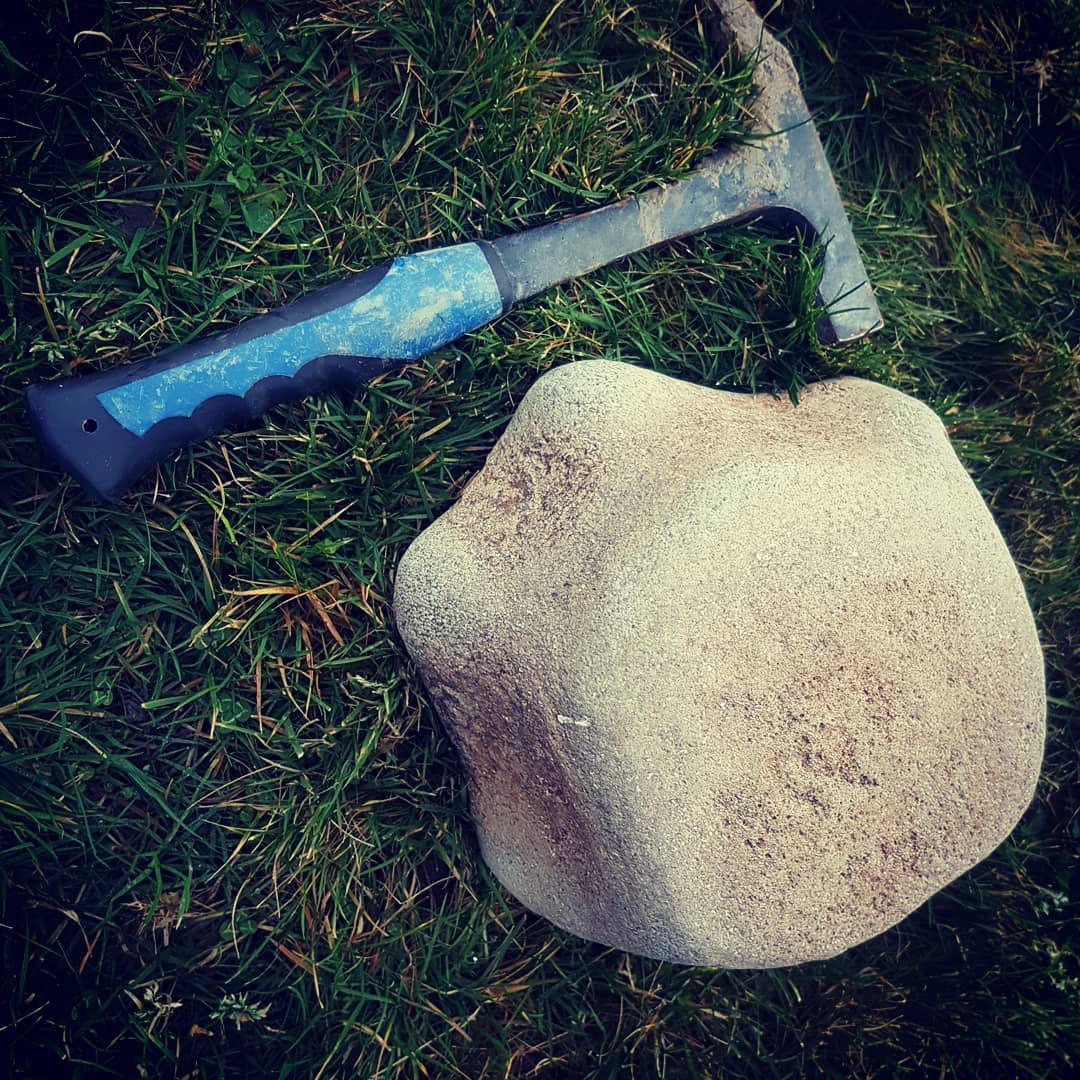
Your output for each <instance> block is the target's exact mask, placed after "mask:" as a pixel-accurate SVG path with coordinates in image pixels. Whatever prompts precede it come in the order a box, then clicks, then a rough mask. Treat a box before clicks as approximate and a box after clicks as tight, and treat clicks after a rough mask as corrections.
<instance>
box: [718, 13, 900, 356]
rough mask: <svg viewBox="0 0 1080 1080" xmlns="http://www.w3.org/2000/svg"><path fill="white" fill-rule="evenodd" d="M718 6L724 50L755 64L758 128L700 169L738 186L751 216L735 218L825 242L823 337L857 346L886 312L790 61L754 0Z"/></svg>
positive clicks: (754, 103) (754, 108)
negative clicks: (787, 227) (774, 224)
mask: <svg viewBox="0 0 1080 1080" xmlns="http://www.w3.org/2000/svg"><path fill="white" fill-rule="evenodd" d="M714 3H715V6H716V9H717V12H718V14H719V16H720V19H719V21H718V24H717V32H718V35H719V36H720V38H721V42H720V43H721V46H726V47H727V48H728V49H734V50H735V51H736V52H738V53H739V54H740V55H742V56H744V57H753V58H754V59H755V60H756V66H755V68H754V76H753V82H754V96H753V99H752V101H751V104H750V109H751V113H752V119H753V127H752V130H751V141H750V142H749V143H748V144H747V145H744V146H739V147H736V148H733V149H731V150H728V151H726V152H722V153H719V154H716V155H714V156H713V157H711V158H709V159H707V160H706V162H705V163H704V164H703V169H704V170H705V171H706V172H708V171H709V170H715V171H716V173H717V174H718V183H722V184H724V185H725V186H728V187H730V185H731V182H732V180H733V179H735V180H737V182H738V186H740V187H741V188H742V190H743V194H744V197H745V199H746V211H747V212H746V213H744V214H740V215H738V216H740V217H763V218H769V217H775V218H777V219H781V220H785V221H786V222H793V223H795V224H797V225H798V226H799V228H800V229H801V230H802V231H805V232H807V233H810V234H812V235H813V236H815V237H817V238H819V239H821V240H822V241H823V243H824V255H823V256H822V267H821V284H820V299H821V301H822V303H823V304H824V305H825V306H826V315H825V317H824V318H823V319H822V322H821V324H820V325H819V327H818V334H819V336H820V337H821V339H822V340H823V341H826V342H830V343H831V342H845V341H855V340H857V339H859V338H861V337H864V336H865V335H867V334H869V333H872V332H873V331H875V330H878V329H880V328H881V325H882V319H881V311H880V309H879V308H878V305H877V301H876V300H875V299H874V292H873V289H872V288H871V287H870V282H869V280H868V279H867V274H866V268H865V267H864V266H863V261H862V256H861V255H860V254H859V249H858V246H857V245H856V243H855V237H854V235H853V233H852V231H851V223H850V221H849V220H848V216H847V213H846V212H845V210H844V204H843V202H842V200H841V198H840V192H839V191H838V190H837V187H836V181H835V180H834V179H833V174H832V170H831V169H830V168H829V163H828V161H826V159H825V151H824V150H823V149H822V146H821V140H820V138H818V133H817V129H816V128H815V127H814V122H813V120H812V119H811V117H810V110H809V109H808V108H807V106H806V101H805V100H804V98H803V95H802V90H801V89H800V87H799V77H798V75H797V73H796V71H795V65H794V63H793V62H792V59H791V55H790V54H789V53H788V51H787V49H786V48H784V46H783V45H781V44H780V43H779V42H778V41H777V40H776V39H775V38H774V37H773V36H772V35H771V34H770V33H769V32H768V30H767V29H766V28H765V24H764V22H763V21H762V19H761V18H760V16H759V15H758V13H757V11H756V10H755V9H754V7H753V4H752V3H750V0H714ZM754 136H760V137H761V138H760V139H758V138H754ZM721 177H722V179H721Z"/></svg>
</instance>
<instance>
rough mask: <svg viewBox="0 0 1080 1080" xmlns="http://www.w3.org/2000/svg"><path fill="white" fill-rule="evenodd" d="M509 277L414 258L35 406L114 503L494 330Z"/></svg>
mask: <svg viewBox="0 0 1080 1080" xmlns="http://www.w3.org/2000/svg"><path fill="white" fill-rule="evenodd" d="M502 277H503V275H502V272H501V270H500V269H499V262H498V256H497V255H495V254H494V252H493V251H492V250H491V249H490V247H489V246H488V245H486V244H484V243H468V244H458V245H455V246H453V247H447V248H438V249H436V250H434V251H425V252H420V253H417V254H413V255H405V256H401V257H399V258H396V259H393V260H391V261H389V262H386V263H382V264H380V265H378V266H374V267H372V268H371V269H370V270H365V271H363V272H362V273H359V274H354V275H353V276H352V277H349V278H346V279H345V280H343V281H340V282H336V283H335V284H333V285H329V286H327V287H325V288H323V289H319V290H317V291H315V292H312V293H309V294H308V295H306V296H304V297H302V298H301V299H299V300H296V301H294V302H293V303H291V304H287V305H285V306H284V307H281V308H278V309H277V310H275V311H272V312H270V313H269V314H266V315H260V316H257V317H256V318H253V319H249V320H247V321H246V322H242V323H240V324H239V325H237V326H235V327H233V328H232V329H230V330H226V331H225V332H224V333H221V334H217V335H214V336H213V337H207V338H203V339H202V340H200V341H196V342H193V343H191V344H189V345H184V346H181V347H180V348H176V349H172V350H170V351H168V352H165V353H162V354H161V355H159V356H156V357H153V358H151V359H149V360H145V361H142V362H140V363H135V364H127V365H124V366H122V367H118V368H114V369H112V370H110V371H105V372H101V373H99V374H93V375H82V376H79V377H77V378H72V379H61V380H58V381H56V382H51V383H42V384H38V385H36V386H31V387H29V389H28V390H27V408H28V410H29V413H30V417H31V420H32V421H33V423H34V425H35V427H36V428H37V430H38V433H39V435H40V437H41V440H42V442H43V443H44V444H45V446H46V447H47V448H48V450H49V451H50V453H51V454H52V455H53V457H54V458H56V460H57V461H58V462H59V463H60V464H61V465H62V466H63V467H64V468H65V469H67V471H68V472H70V473H71V474H72V475H73V476H74V477H75V478H76V479H77V480H78V481H79V483H80V484H81V485H82V486H83V487H84V488H85V489H86V491H87V492H88V493H89V494H90V495H91V496H92V497H93V498H95V499H97V500H98V501H100V502H115V501H117V500H118V499H119V498H120V496H121V495H123V493H124V492H125V491H126V490H127V489H128V487H129V486H130V485H131V484H132V482H133V481H135V480H136V479H137V478H138V477H139V476H140V475H142V473H144V472H146V471H147V470H148V469H149V468H151V467H152V466H153V465H154V464H155V463H156V462H158V461H160V460H162V459H163V458H165V457H167V456H168V455H170V454H172V453H173V452H174V451H176V450H178V449H180V447H183V446H187V445H188V444H189V443H194V442H199V441H201V440H203V439H207V438H210V437H211V436H213V435H217V434H219V433H220V432H222V431H226V430H228V429H230V428H235V427H242V426H245V425H248V424H250V423H251V422H252V421H254V420H255V419H256V418H257V417H259V416H261V415H262V414H263V413H265V412H266V411H267V410H268V409H271V408H272V407H273V406H275V405H280V404H282V403H283V402H287V401H295V400H297V399H299V398H304V397H308V396H310V395H313V394H318V393H321V392H323V391H326V390H330V389H335V388H344V387H349V386H355V385H357V384H360V383H365V382H369V381H370V380H371V379H373V378H374V377H375V376H376V375H379V374H381V373H383V372H385V371H388V370H390V369H392V368H394V367H396V366H399V365H400V364H402V363H404V362H406V361H409V360H415V359H418V358H419V357H421V356H424V355H425V354H427V353H429V352H431V351H432V350H434V349H437V348H439V347H440V346H441V345H445V344H447V343H448V342H450V341H453V340H455V339H456V338H458V337H461V335H462V334H466V333H468V332H469V331H470V330H474V329H476V328H477V327H479V326H482V325H483V324H484V323H487V322H490V321H491V320H492V319H494V318H496V317H497V316H499V315H501V314H502V313H503V312H504V311H505V310H506V309H507V308H508V307H509V305H510V290H509V286H508V284H507V282H506V281H505V279H503V280H500V279H501V278H502Z"/></svg>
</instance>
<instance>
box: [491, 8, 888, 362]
mask: <svg viewBox="0 0 1080 1080" xmlns="http://www.w3.org/2000/svg"><path fill="white" fill-rule="evenodd" d="M714 3H715V5H716V9H717V11H718V14H719V15H720V21H719V25H718V36H719V37H721V39H723V40H722V41H721V42H720V45H721V47H722V48H723V47H725V46H726V47H727V48H734V49H735V50H736V51H737V52H738V53H739V54H740V55H742V56H744V57H753V58H754V59H755V61H756V64H755V68H754V75H753V83H754V94H753V98H752V100H751V103H750V105H749V110H750V113H751V118H752V128H751V131H750V132H749V137H748V138H747V140H746V141H744V142H740V143H739V144H737V145H734V146H730V147H726V148H725V149H723V150H720V151H718V152H716V153H714V154H711V155H710V156H708V157H706V158H705V159H704V160H703V161H702V162H701V164H700V165H699V166H698V168H697V169H696V170H695V171H694V172H693V173H691V174H690V175H689V176H688V177H686V178H685V179H683V180H679V181H676V182H674V183H671V184H666V185H664V186H662V187H656V188H652V189H650V190H649V191H646V192H644V193H643V194H641V195H638V196H635V197H633V198H630V199H625V200H623V201H622V202H618V203H614V204H611V205H609V206H603V207H600V208H599V209H597V210H591V211H589V212H588V213H585V214H578V215H577V216H575V217H571V218H566V219H564V220H562V221H557V222H554V223H553V224H551V225H544V226H541V227H539V228H536V229H530V230H529V231H527V232H524V233H517V234H514V235H512V236H505V237H502V238H500V239H498V240H495V241H493V242H492V244H491V246H492V247H493V248H494V249H495V251H496V252H497V253H498V255H499V256H500V259H501V262H502V265H503V267H504V268H505V270H506V272H507V275H508V277H509V279H510V282H511V283H512V295H513V299H514V300H515V301H517V300H523V299H525V298H526V297H529V296H534V295H536V294H537V293H540V292H543V291H544V290H545V289H548V288H550V287H551V286H553V285H557V284H558V283H560V282H563V281H569V280H570V279H572V278H575V277H580V276H582V275H583V274H587V273H589V272H590V271H592V270H595V269H597V268H599V267H601V266H604V265H606V264H608V263H610V262H614V261H615V260H617V259H620V258H623V257H625V256H627V255H630V254H633V253H634V252H637V251H642V250H645V249H647V248H651V247H654V246H655V245H657V244H662V243H665V242H667V241H669V240H675V239H678V238H679V237H684V236H690V235H692V234H694V233H699V232H703V231H704V230H706V229H711V228H715V227H716V226H718V225H724V224H729V223H733V222H738V221H747V220H751V219H755V218H763V219H767V220H768V219H771V220H774V221H776V222H777V223H779V224H783V225H786V226H790V225H795V226H797V227H798V228H799V229H800V230H801V231H802V232H804V233H809V234H810V235H812V236H814V237H817V238H819V239H820V240H822V241H823V244H824V253H823V255H822V266H821V282H820V286H819V294H820V299H821V301H822V304H823V305H824V306H825V309H826V314H825V316H824V317H823V319H822V320H821V322H820V324H819V326H818V336H819V337H820V338H821V339H822V340H823V341H824V342H826V343H829V344H831V343H839V342H849V341H856V340H858V339H859V338H862V337H865V336H866V335H867V334H869V333H871V332H873V331H874V330H878V329H880V327H881V325H882V319H881V311H880V310H879V308H878V305H877V301H876V300H875V299H874V292H873V289H872V288H871V287H870V282H869V280H868V278H867V274H866V268H865V267H864V266H863V261H862V257H861V255H860V254H859V249H858V245H857V244H856V242H855V236H854V234H853V233H852V230H851V223H850V221H849V220H848V216H847V213H846V212H845V210H844V205H843V202H842V201H841V198H840V192H839V191H838V190H837V187H836V181H835V180H834V179H833V174H832V171H831V169H830V168H829V163H828V161H827V160H826V158H825V151H824V150H823V149H822V146H821V140H820V139H819V138H818V134H817V130H816V128H815V127H814V123H813V120H812V119H811V117H810V110H809V109H808V108H807V105H806V101H805V100H804V98H803V95H802V90H801V89H800V87H799V79H798V75H797V74H796V71H795V65H794V63H793V62H792V59H791V55H790V54H789V53H788V51H787V49H786V48H784V46H783V45H781V44H780V43H779V42H778V41H777V40H776V39H775V38H774V37H773V36H772V35H771V34H770V33H769V32H768V30H766V28H765V24H764V23H763V21H762V20H761V18H760V17H759V16H758V14H757V12H756V11H755V9H754V7H753V6H752V4H751V3H749V0H714Z"/></svg>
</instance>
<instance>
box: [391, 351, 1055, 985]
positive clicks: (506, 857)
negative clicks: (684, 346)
mask: <svg viewBox="0 0 1080 1080" xmlns="http://www.w3.org/2000/svg"><path fill="white" fill-rule="evenodd" d="M394 606H395V612H396V618H397V622H398V627H399V631H400V633H401V635H402V638H403V640H404V642H405V644H406V646H407V647H408V649H409V652H410V654H411V655H412V657H413V659H414V661H415V663H416V666H417V668H418V670H419V672H420V674H421V676H422V678H423V680H424V683H425V685H426V686H427V688H428V690H429V692H430V694H431V698H432V700H433V702H434V704H435V706H436V709H437V711H438V713H439V715H440V717H441V718H442V720H443V722H444V723H445V724H446V726H447V728H448V730H449V732H450V733H451V736H452V737H453V739H454V741H455V743H456V745H457V747H458V749H459V750H460V753H461V756H462V758H463V760H464V763H465V766H466V769H467V772H468V777H469V792H470V802H471V808H472V812H473V815H474V818H475V821H476V825H477V830H478V833H479V837H480V844H481V850H482V852H483V855H484V858H485V859H486V860H487V862H488V864H489V865H490V866H491V868H492V869H493V870H494V872H495V874H496V875H497V876H498V878H499V879H500V880H501V881H502V882H503V884H504V885H505V886H506V888H507V889H509V890H510V892H512V893H513V894H514V895H515V896H516V897H518V899H520V900H521V901H522V903H524V904H525V905H526V906H528V907H529V908H531V909H532V910H534V911H536V912H539V913H540V914H542V915H544V916H546V917H547V918H549V919H550V920H551V921H552V922H554V923H556V924H558V925H559V926H562V927H564V928H566V929H568V930H570V931H573V932H574V933H576V934H579V935H581V936H583V937H586V938H590V939H593V940H595V941H599V942H603V943H605V944H609V945H613V946H617V947H619V948H622V949H627V950H629V951H632V952H636V953H641V954H644V955H646V956H651V957H657V958H661V959H666V960H675V961H679V962H682V963H691V964H707V965H717V966H724V967H771V966H777V965H784V964H793V963H799V962H802V961H806V960H812V959H818V958H824V957H829V956H833V955H835V954H836V953H838V952H841V951H842V950H844V949H846V948H848V947H849V946H851V945H854V944H856V943H858V942H860V941H863V940H865V939H867V938H869V937H871V936H873V935H875V934H878V933H880V932H881V931H883V930H885V929H887V928H888V927H890V926H892V925H893V924H894V923H896V922H898V921H899V920H900V919H902V918H903V917H904V916H905V915H907V914H908V913H909V912H911V911H912V910H914V909H915V908H916V907H918V906H919V905H920V904H921V903H922V902H923V901H924V900H926V899H927V898H928V897H929V896H930V895H931V894H933V893H934V892H935V891H937V890H938V889H940V888H941V887H942V886H944V885H945V884H946V883H948V882H949V881H951V880H952V879H953V878H955V877H956V876H957V875H959V874H961V873H962V872H964V871H965V870H967V869H968V868H970V867H971V866H973V865H974V864H975V863H977V862H978V861H979V860H981V859H982V858H984V857H985V856H986V855H988V854H989V853H990V852H991V851H992V850H993V849H994V848H995V847H996V846H997V845H998V844H999V843H1000V842H1001V841H1002V840H1003V839H1004V838H1005V837H1006V836H1007V835H1008V833H1009V832H1010V831H1011V829H1012V828H1013V826H1014V825H1015V824H1016V822H1017V821H1018V819H1019V818H1020V816H1021V814H1022V813H1023V811H1024V809H1025V808H1026V806H1027V805H1028V803H1029V801H1030V799H1031V797H1032V794H1033V791H1034V787H1035V783H1036V780H1037V777H1038V773H1039V768H1040V763H1041V758H1042V749H1043V740H1044V733H1045V691H1044V683H1043V665H1042V657H1041V652H1040V648H1039V643H1038V640H1037V637H1036V633H1035V627H1034V622H1033V619H1032V615H1031V611H1030V609H1029V607H1028V604H1027V600H1026V598H1025V595H1024V590H1023V587H1022V585H1021V582H1020V578H1019V576H1018V574H1017V571H1016V568H1015V566H1014V564H1013V562H1012V559H1011V558H1010V556H1009V553H1008V551H1007V550H1006V548H1005V544H1004V542H1003V540H1002V538H1001V535H1000V534H999V532H998V530H997V528H996V526H995V524H994V522H993V519H992V518H991V515H990V513H989V511H988V509H987V507H986V505H985V504H984V502H983V500H982V499H981V497H980V496H979V494H978V492H977V491H976V489H975V487H974V485H973V484H972V482H971V480H970V479H969V477H968V476H967V474H966V472H965V471H964V468H963V467H962V465H961V464H960V461H959V460H958V458H957V457H956V455H955V453H954V452H953V450H952V447H951V446H950V444H949V440H948V437H947V435H946V432H945V429H944V427H943V426H942V424H941V422H940V420H939V419H938V418H937V416H935V414H934V413H933V412H932V411H931V410H930V409H928V408H927V407H925V406H924V405H922V404H920V403H919V402H917V401H915V400H914V399H912V398H910V397H907V396H905V395H904V394H902V393H900V392H898V391H895V390H891V389H888V388H886V387H883V386H880V385H877V384H875V383H871V382H866V381H863V380H859V379H846V378H845V379H837V380H834V381H830V382H826V383H821V384H817V385H814V386H811V387H808V388H807V389H806V390H805V391H804V392H803V397H802V402H801V404H799V405H798V406H793V405H791V404H790V403H789V402H788V401H786V400H778V399H774V398H771V397H768V396H765V395H756V396H755V395H747V394H734V393H728V392H723V391H717V390H710V389H706V388H702V387H698V386H694V385H691V384H689V383H685V382H681V381H678V380H675V379H671V378H668V377H665V376H662V375H658V374H656V373H653V372H650V371H646V370H642V369H639V368H635V367H632V366H629V365H624V364H616V363H609V362H605V361H590V362H582V363H573V364H567V365H565V366H563V367H560V368H557V369H555V370H553V371H551V372H550V373H548V374H547V375H545V376H544V377H543V378H541V379H540V380H538V381H537V383H536V384H535V385H534V387H533V388H532V389H531V390H530V391H529V393H528V395H527V396H526V397H525V399H524V400H523V401H522V403H521V406H520V407H519V409H518V411H517V413H516V414H515V416H514V418H513V420H512V422H511V423H510V425H509V427H508V428H507V430H506V432H505V434H504V435H503V436H502V438H501V439H500V440H499V442H498V444H497V445H496V447H495V448H494V450H493V451H492V453H491V455H490V456H489V458H488V460H487V463H486V464H485V466H484V468H483V469H482V470H481V471H480V472H479V473H478V474H477V475H476V476H475V477H474V478H473V480H472V481H471V482H470V484H469V485H468V487H467V488H466V490H465V491H464V492H463V494H462V496H461V498H460V500H459V501H458V502H457V503H456V504H455V505H454V506H453V507H452V508H451V509H450V510H448V511H447V512H446V513H445V514H444V515H443V516H442V517H441V518H440V519H439V520H438V521H436V522H435V524H433V525H432V526H431V527H430V528H428V529H427V530H426V531H424V532H423V533H422V534H421V535H420V536H419V537H418V538H417V540H416V541H415V542H414V543H413V544H412V546H411V547H410V548H409V549H408V551H407V552H406V554H405V556H404V558H403V559H402V562H401V565H400V567H399V569H398V575H397V583H396V589H395V597H394Z"/></svg>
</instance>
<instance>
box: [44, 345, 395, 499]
mask: <svg viewBox="0 0 1080 1080" xmlns="http://www.w3.org/2000/svg"><path fill="white" fill-rule="evenodd" d="M400 363H401V361H398V360H384V359H382V358H381V357H367V356H320V357H316V358H315V359H314V360H312V361H310V362H309V363H307V364H305V365H304V366H303V367H302V368H300V370H299V371H297V372H296V374H295V375H293V376H291V377H289V376H283V375H274V376H271V377H270V378H267V379H260V380H259V381H258V382H257V383H255V385H254V386H252V387H251V388H250V389H249V390H248V392H247V393H246V394H244V395H243V396H240V395H236V394H217V395H214V396H213V397H210V398H207V399H206V400H204V401H202V402H200V403H199V405H198V406H197V407H196V408H195V410H194V412H192V414H191V415H190V416H170V417H167V418H166V419H164V420H161V421H159V422H158V423H156V424H154V425H153V427H151V428H150V429H149V430H147V431H146V432H145V433H143V434H142V435H136V434H134V433H132V432H130V431H128V430H127V429H126V428H125V427H124V426H123V425H122V424H118V423H117V422H116V421H115V420H114V419H113V418H112V416H110V415H109V414H108V412H106V411H105V410H104V409H102V408H101V406H100V404H99V403H98V401H97V396H96V395H95V394H94V388H95V384H96V382H97V379H96V378H95V377H94V376H86V377H83V378H80V379H73V380H71V381H70V382H69V383H46V384H43V385H39V386H32V387H30V388H29V389H28V391H27V408H28V411H29V414H30V418H31V420H32V422H33V424H34V426H35V428H36V429H37V432H38V437H39V438H40V439H41V441H42V443H44V445H45V447H46V449H47V450H48V451H49V453H50V454H51V455H52V456H53V457H54V458H55V459H56V460H57V461H58V462H59V463H60V464H61V465H63V467H64V468H65V469H67V471H68V472H70V473H71V475H72V476H74V477H75V479H76V480H78V481H79V483H80V484H81V485H82V487H83V488H84V489H85V490H86V492H87V493H88V494H89V495H91V496H92V497H93V498H94V499H96V500H97V501H98V502H104V503H115V502H116V501H117V500H118V499H119V498H120V497H121V496H122V495H123V494H124V492H125V491H126V490H127V489H128V488H129V487H130V486H131V484H132V483H134V481H135V480H137V479H138V478H139V477H140V476H141V475H142V474H143V473H144V472H146V471H147V470H148V469H150V468H151V467H152V466H153V465H154V464H155V463H156V462H158V461H160V460H161V459H162V458H164V457H167V456H168V455H170V454H172V453H173V452H174V451H176V450H179V449H180V448H181V447H183V446H187V445H188V444H189V443H193V442H198V441H200V440H203V439H207V438H209V437H211V436H213V435H216V434H218V433H220V432H222V431H226V430H229V429H230V428H237V427H244V426H247V425H248V424H250V423H251V422H252V421H254V420H255V419H257V418H258V417H260V416H262V415H263V413H265V412H267V411H268V410H269V409H271V408H273V406H275V405H278V404H282V403H284V402H288V401H298V400H299V399H301V398H305V397H308V396H310V395H312V394H318V393H323V392H324V391H326V390H330V389H334V388H337V387H347V386H352V385H355V384H357V383H362V382H367V381H370V380H371V379H373V378H374V377H375V376H376V375H379V374H381V373H383V372H385V371H388V370H390V369H392V368H394V367H396V366H398V365H399V364H400Z"/></svg>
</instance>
